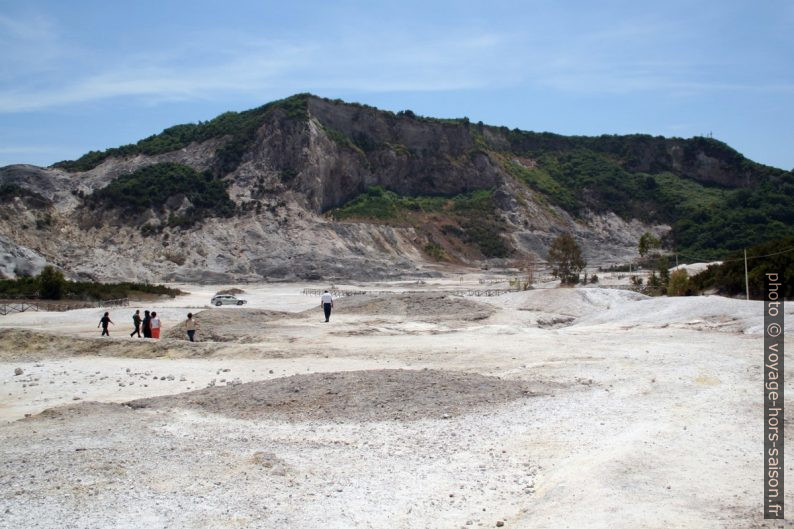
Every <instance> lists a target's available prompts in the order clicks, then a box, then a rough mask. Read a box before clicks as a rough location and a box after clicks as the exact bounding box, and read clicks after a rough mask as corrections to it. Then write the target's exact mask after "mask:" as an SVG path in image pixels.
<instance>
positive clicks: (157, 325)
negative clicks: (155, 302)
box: [149, 312, 160, 340]
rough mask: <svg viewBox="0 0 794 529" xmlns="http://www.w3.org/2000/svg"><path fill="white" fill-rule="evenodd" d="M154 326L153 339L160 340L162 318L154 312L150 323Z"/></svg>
mask: <svg viewBox="0 0 794 529" xmlns="http://www.w3.org/2000/svg"><path fill="white" fill-rule="evenodd" d="M149 324H150V325H151V326H152V338H155V339H158V340H159V339H160V318H158V317H157V313H156V312H152V319H151V320H150V321H149Z"/></svg>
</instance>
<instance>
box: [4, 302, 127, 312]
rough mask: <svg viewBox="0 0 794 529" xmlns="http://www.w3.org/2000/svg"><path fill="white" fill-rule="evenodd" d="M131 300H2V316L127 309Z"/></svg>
mask: <svg viewBox="0 0 794 529" xmlns="http://www.w3.org/2000/svg"><path fill="white" fill-rule="evenodd" d="M129 304H130V300H129V298H120V299H106V300H103V301H41V300H0V316H7V315H9V314H16V313H20V312H31V311H32V312H65V311H67V310H77V309H90V308H102V307H126V306H128V305H129Z"/></svg>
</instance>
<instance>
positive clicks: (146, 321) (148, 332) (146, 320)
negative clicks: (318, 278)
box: [97, 290, 334, 342]
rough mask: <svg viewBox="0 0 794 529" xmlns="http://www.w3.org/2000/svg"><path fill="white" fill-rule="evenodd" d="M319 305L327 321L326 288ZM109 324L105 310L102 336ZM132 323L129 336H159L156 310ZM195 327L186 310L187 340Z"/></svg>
mask: <svg viewBox="0 0 794 529" xmlns="http://www.w3.org/2000/svg"><path fill="white" fill-rule="evenodd" d="M320 306H321V307H322V308H323V313H324V315H325V321H326V323H327V322H328V320H329V319H330V318H331V309H332V308H333V306H334V298H333V297H332V296H331V294H330V293H329V292H328V291H327V290H326V291H325V292H324V293H323V295H322V297H321V298H320ZM111 324H113V325H115V323H113V321H112V320H111V319H110V313H109V312H106V313H105V315H104V316H102V318H101V319H100V320H99V325H97V328H99V327H102V336H110V331H109V330H108V326H109V325H111ZM132 324H133V325H134V326H135V328H134V329H133V330H132V332H131V333H130V338H132V337H133V336H135V335H137V336H138V338H154V339H155V340H158V339H159V338H160V328H161V327H162V323H161V322H160V318H158V317H157V313H156V312H154V311H152V312H151V313H150V312H149V311H148V310H144V311H143V318H141V311H140V310H136V311H135V314H133V315H132ZM197 329H198V324H197V322H196V319H195V318H194V317H193V313H191V312H188V314H187V320H185V333H186V334H187V338H188V340H190V341H191V342H195V341H196V330H197ZM141 333H143V334H141Z"/></svg>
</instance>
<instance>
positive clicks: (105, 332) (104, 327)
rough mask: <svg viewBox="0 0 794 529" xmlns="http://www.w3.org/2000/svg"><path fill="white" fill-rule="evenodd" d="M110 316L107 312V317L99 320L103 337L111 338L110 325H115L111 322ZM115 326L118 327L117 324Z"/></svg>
mask: <svg viewBox="0 0 794 529" xmlns="http://www.w3.org/2000/svg"><path fill="white" fill-rule="evenodd" d="M109 314H110V313H108V312H106V313H105V315H104V316H102V319H100V320H99V325H101V326H102V336H110V332H108V324H110V323H113V322H112V321H110V316H109ZM99 325H97V329H98V328H99ZM113 325H116V324H115V323H113Z"/></svg>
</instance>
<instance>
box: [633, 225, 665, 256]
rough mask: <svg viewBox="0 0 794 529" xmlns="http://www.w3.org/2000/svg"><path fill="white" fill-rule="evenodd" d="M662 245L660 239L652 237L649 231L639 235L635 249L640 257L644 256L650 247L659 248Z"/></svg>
mask: <svg viewBox="0 0 794 529" xmlns="http://www.w3.org/2000/svg"><path fill="white" fill-rule="evenodd" d="M661 245H662V243H661V241H660V240H659V239H657V238H656V237H654V235H653V234H652V233H650V232H647V231H646V232H645V233H643V234H642V237H640V242H639V245H638V248H637V251H639V252H640V257H645V255H646V254H647V253H648V252H650V251H651V250H652V249H656V248H660V247H661Z"/></svg>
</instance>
